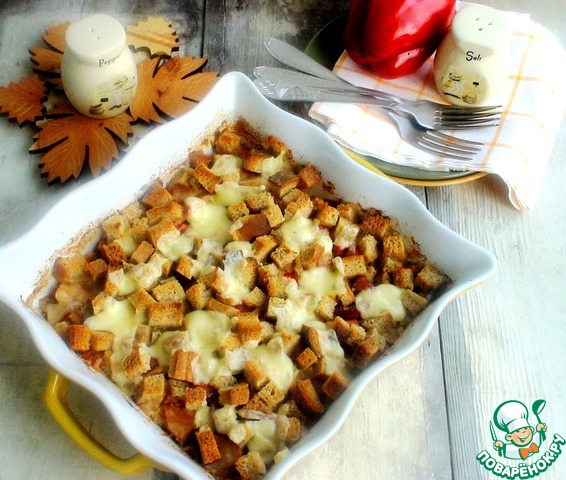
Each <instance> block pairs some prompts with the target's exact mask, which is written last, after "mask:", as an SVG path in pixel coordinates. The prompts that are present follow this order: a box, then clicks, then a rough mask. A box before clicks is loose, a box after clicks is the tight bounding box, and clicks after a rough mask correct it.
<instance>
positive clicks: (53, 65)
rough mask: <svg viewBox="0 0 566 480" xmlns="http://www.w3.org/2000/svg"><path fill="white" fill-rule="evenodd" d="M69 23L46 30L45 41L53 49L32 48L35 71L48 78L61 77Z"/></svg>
mask: <svg viewBox="0 0 566 480" xmlns="http://www.w3.org/2000/svg"><path fill="white" fill-rule="evenodd" d="M68 27H69V22H66V23H61V24H57V25H55V26H53V27H51V28H48V29H47V30H45V35H43V40H44V41H45V43H46V44H47V45H48V46H49V47H51V48H44V47H35V48H30V49H29V51H30V53H31V61H32V63H33V64H34V65H35V66H34V67H33V69H34V71H35V72H37V73H39V74H40V75H45V76H47V77H59V76H60V75H61V61H62V60H63V53H64V51H65V32H66V31H67V28H68Z"/></svg>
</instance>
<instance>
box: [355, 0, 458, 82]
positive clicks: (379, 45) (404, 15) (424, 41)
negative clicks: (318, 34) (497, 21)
mask: <svg viewBox="0 0 566 480" xmlns="http://www.w3.org/2000/svg"><path fill="white" fill-rule="evenodd" d="M455 4H456V1H455V0H352V2H351V4H350V11H349V13H348V19H347V22H346V30H345V32H344V45H345V48H346V50H347V52H348V54H349V55H350V57H351V58H352V60H354V61H355V62H356V63H358V64H359V65H361V66H363V67H364V68H367V69H369V70H371V71H372V72H373V73H375V74H376V75H378V76H379V77H383V78H397V77H402V76H405V75H408V74H410V73H413V72H415V71H416V70H418V68H419V67H420V66H421V65H422V64H423V63H424V62H425V60H426V59H427V58H429V57H430V56H431V55H432V54H433V53H434V51H435V50H436V49H437V48H438V46H439V45H440V42H441V41H442V39H443V38H444V36H445V35H446V33H447V32H448V30H449V29H450V24H451V23H452V19H453V18H454V14H455V11H456V5H455Z"/></svg>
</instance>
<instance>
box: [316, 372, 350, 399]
mask: <svg viewBox="0 0 566 480" xmlns="http://www.w3.org/2000/svg"><path fill="white" fill-rule="evenodd" d="M349 384H350V381H349V380H348V378H346V377H345V376H344V375H342V374H341V373H340V372H339V371H338V370H336V371H335V372H334V373H333V374H332V375H330V377H328V378H327V379H326V381H325V382H324V383H323V385H322V391H323V392H324V394H325V395H326V396H327V397H328V398H329V399H331V400H334V399H335V398H338V397H339V396H340V394H341V393H342V392H343V391H344V390H346V388H348V385H349Z"/></svg>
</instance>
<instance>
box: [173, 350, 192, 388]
mask: <svg viewBox="0 0 566 480" xmlns="http://www.w3.org/2000/svg"><path fill="white" fill-rule="evenodd" d="M196 359H198V355H197V354H196V353H195V352H187V351H185V350H174V351H173V353H172V354H171V361H170V362H169V377H170V378H175V379H177V380H183V381H185V382H192V381H193V380H194V375H193V362H194V361H195V360H196Z"/></svg>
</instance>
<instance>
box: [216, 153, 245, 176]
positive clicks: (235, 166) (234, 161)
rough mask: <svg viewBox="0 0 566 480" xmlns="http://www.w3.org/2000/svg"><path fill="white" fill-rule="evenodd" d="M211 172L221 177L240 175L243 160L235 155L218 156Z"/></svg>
mask: <svg viewBox="0 0 566 480" xmlns="http://www.w3.org/2000/svg"><path fill="white" fill-rule="evenodd" d="M211 170H212V171H213V172H214V173H216V175H220V176H221V177H222V176H224V175H233V174H239V173H240V172H241V171H242V159H241V158H240V157H236V156H235V155H228V154H226V155H218V156H217V157H216V159H215V160H214V165H212V168H211Z"/></svg>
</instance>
